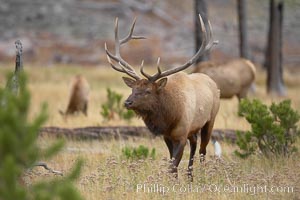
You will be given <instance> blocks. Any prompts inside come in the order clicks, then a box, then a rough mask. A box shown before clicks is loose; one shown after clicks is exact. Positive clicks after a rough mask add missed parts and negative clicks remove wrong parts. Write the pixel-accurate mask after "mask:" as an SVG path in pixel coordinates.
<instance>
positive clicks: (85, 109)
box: [83, 102, 88, 116]
mask: <svg viewBox="0 0 300 200" xmlns="http://www.w3.org/2000/svg"><path fill="white" fill-rule="evenodd" d="M87 109H88V103H87V102H86V103H85V104H84V106H83V114H84V115H85V116H87Z"/></svg>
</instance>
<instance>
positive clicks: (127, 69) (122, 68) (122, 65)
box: [105, 18, 145, 80]
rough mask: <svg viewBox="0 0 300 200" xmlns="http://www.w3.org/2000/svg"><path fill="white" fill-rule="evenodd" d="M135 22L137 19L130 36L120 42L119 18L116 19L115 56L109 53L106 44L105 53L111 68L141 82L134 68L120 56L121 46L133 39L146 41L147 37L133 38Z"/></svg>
mask: <svg viewBox="0 0 300 200" xmlns="http://www.w3.org/2000/svg"><path fill="white" fill-rule="evenodd" d="M135 22H136V18H135V19H134V20H133V23H132V25H131V28H130V32H129V34H128V35H127V36H126V37H125V38H123V39H121V40H119V34H118V18H116V23H115V54H116V55H113V54H112V53H111V52H109V51H108V49H107V45H106V43H105V52H106V54H107V60H108V62H109V64H110V65H111V67H112V68H113V69H115V70H117V71H119V72H122V73H126V74H128V75H129V76H131V77H132V78H134V79H136V80H139V79H141V78H140V77H139V75H138V74H137V73H136V72H135V70H134V69H133V67H131V66H130V65H129V64H128V63H127V62H126V61H125V60H124V59H123V58H122V57H121V54H120V45H122V44H125V43H127V42H129V41H130V40H131V39H135V40H136V39H145V37H142V36H133V30H134V26H135ZM112 60H114V61H116V62H118V64H119V67H117V66H115V65H114V63H113V62H112Z"/></svg>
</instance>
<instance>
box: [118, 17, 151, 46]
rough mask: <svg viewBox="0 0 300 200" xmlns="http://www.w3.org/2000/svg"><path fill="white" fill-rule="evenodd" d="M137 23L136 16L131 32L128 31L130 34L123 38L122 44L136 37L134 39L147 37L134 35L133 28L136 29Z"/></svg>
mask: <svg viewBox="0 0 300 200" xmlns="http://www.w3.org/2000/svg"><path fill="white" fill-rule="evenodd" d="M135 23H136V17H135V18H134V20H133V22H132V25H131V28H130V32H129V33H128V35H127V36H126V37H125V38H123V39H122V40H120V44H121V45H122V44H124V43H126V42H128V41H129V40H131V39H134V40H140V39H146V38H145V37H143V36H133V30H134V27H135Z"/></svg>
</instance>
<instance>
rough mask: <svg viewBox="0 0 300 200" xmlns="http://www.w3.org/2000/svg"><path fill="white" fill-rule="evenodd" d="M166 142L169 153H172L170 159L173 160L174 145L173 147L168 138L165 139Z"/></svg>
mask: <svg viewBox="0 0 300 200" xmlns="http://www.w3.org/2000/svg"><path fill="white" fill-rule="evenodd" d="M164 140H165V143H166V145H167V147H168V149H169V153H170V159H172V151H173V145H172V141H171V140H170V139H169V138H167V137H164Z"/></svg>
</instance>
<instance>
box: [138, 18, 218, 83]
mask: <svg viewBox="0 0 300 200" xmlns="http://www.w3.org/2000/svg"><path fill="white" fill-rule="evenodd" d="M199 20H200V25H201V30H202V32H203V34H202V44H201V47H200V48H199V50H198V51H197V53H196V54H195V55H194V56H193V57H192V58H191V59H190V60H188V61H187V62H186V63H185V64H183V65H181V66H179V67H176V68H173V69H170V70H167V71H164V72H162V71H161V69H160V67H159V61H160V59H158V61H157V73H156V74H154V75H152V76H151V75H149V74H146V73H145V72H144V70H143V66H142V67H141V73H142V74H143V75H144V76H145V77H146V78H147V79H148V80H149V81H152V82H155V81H156V80H158V79H160V78H162V77H166V76H169V75H171V74H175V73H177V72H179V71H182V70H185V69H186V68H188V67H189V66H191V65H192V64H194V63H195V62H196V60H197V59H198V58H199V57H200V56H201V55H203V54H204V53H205V52H206V51H209V50H210V49H211V48H212V46H213V45H215V44H218V41H213V40H212V28H211V24H210V22H209V21H208V27H209V29H208V31H206V28H205V26H204V23H203V20H202V17H201V15H200V14H199Z"/></svg>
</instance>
